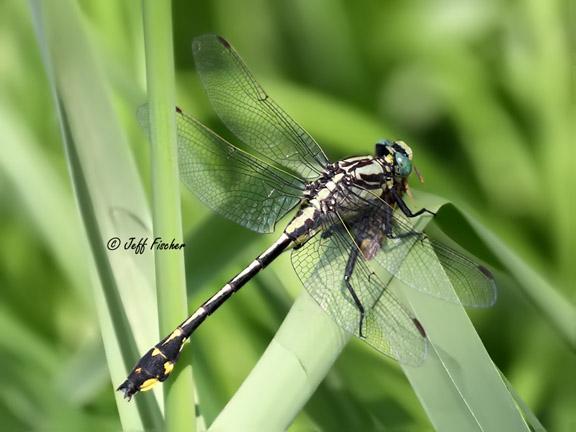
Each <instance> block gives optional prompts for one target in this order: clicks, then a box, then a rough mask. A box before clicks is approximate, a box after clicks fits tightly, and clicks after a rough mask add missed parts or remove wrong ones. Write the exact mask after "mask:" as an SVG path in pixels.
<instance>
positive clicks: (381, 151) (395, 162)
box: [376, 139, 412, 178]
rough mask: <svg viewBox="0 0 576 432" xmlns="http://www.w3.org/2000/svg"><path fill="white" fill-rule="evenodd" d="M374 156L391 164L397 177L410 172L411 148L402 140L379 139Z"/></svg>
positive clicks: (404, 175) (404, 176)
mask: <svg viewBox="0 0 576 432" xmlns="http://www.w3.org/2000/svg"><path fill="white" fill-rule="evenodd" d="M376 156H377V157H379V158H382V159H384V160H385V161H386V163H388V164H390V165H392V166H393V168H394V174H395V175H396V176H398V177H401V178H406V177H408V176H409V175H410V173H411V172H412V149H411V148H410V147H408V144H406V143H405V142H404V141H389V140H385V139H381V140H379V141H378V142H377V143H376Z"/></svg>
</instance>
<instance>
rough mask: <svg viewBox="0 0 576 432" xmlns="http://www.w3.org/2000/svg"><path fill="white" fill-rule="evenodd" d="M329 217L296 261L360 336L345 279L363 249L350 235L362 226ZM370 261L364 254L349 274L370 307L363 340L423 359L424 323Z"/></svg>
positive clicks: (314, 289)
mask: <svg viewBox="0 0 576 432" xmlns="http://www.w3.org/2000/svg"><path fill="white" fill-rule="evenodd" d="M328 219H329V220H327V221H326V222H325V223H324V227H323V231H322V232H321V233H319V234H317V235H316V236H314V237H313V238H311V239H310V240H308V242H306V243H305V244H304V245H303V246H302V247H301V248H299V249H295V250H294V251H293V252H292V264H293V266H294V269H295V270H296V273H297V274H298V276H299V277H300V280H301V281H302V283H303V284H304V286H305V287H306V289H307V290H308V292H309V293H310V295H311V296H312V298H314V300H315V301H316V302H317V303H318V304H319V305H320V307H321V308H322V309H323V310H324V311H326V312H327V313H328V314H329V315H330V316H331V317H332V318H333V319H334V321H335V322H336V323H337V324H338V325H340V326H341V327H342V328H343V329H345V330H346V331H348V332H350V333H352V334H354V335H356V336H358V337H361V336H360V328H359V323H360V312H359V310H358V308H357V307H356V305H355V302H354V299H353V298H352V296H351V294H350V292H349V291H348V289H347V287H346V284H345V282H344V275H345V269H346V266H347V263H348V260H349V257H350V255H351V254H352V253H354V251H358V246H357V244H356V243H355V242H354V241H353V240H352V237H351V235H354V234H355V232H357V231H358V229H357V228H358V227H355V226H351V227H349V228H347V227H345V226H344V225H343V224H342V223H341V221H340V220H339V219H338V218H328ZM368 264H369V263H368V262H367V260H366V259H365V258H364V257H363V255H362V254H361V253H359V254H358V257H357V261H356V264H355V266H354V270H353V272H352V275H351V276H350V279H349V282H350V284H351V286H352V287H353V289H354V291H355V293H356V295H357V297H358V298H359V300H360V302H361V303H362V305H363V306H364V308H365V310H366V315H365V321H364V326H363V331H362V334H363V337H361V339H363V340H364V341H365V342H367V343H368V344H370V345H371V346H373V347H374V348H375V349H377V350H378V351H380V352H382V353H383V354H386V355H388V356H391V357H393V358H395V359H397V360H399V361H401V362H403V363H405V364H411V365H417V364H420V363H421V362H422V360H423V359H424V357H425V355H426V348H427V339H426V338H425V336H424V333H423V330H422V331H421V329H422V327H421V326H419V324H418V322H417V321H416V320H415V318H413V317H412V316H411V312H410V311H409V309H408V308H407V307H406V306H405V305H404V304H403V302H402V301H401V300H400V298H399V297H398V294H397V293H395V292H393V291H392V289H391V288H390V287H389V286H388V285H387V284H385V283H383V282H382V280H381V279H380V278H378V276H377V275H376V274H375V273H373V272H372V271H371V270H370V268H369V265H368Z"/></svg>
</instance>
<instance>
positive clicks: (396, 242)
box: [342, 199, 497, 307]
mask: <svg viewBox="0 0 576 432" xmlns="http://www.w3.org/2000/svg"><path fill="white" fill-rule="evenodd" d="M348 202H352V200H347V202H345V203H343V204H342V207H343V208H347V209H348V211H349V212H354V211H356V212H357V213H359V216H358V217H357V218H356V220H357V222H356V225H366V226H375V227H379V228H378V229H379V230H381V234H380V235H379V237H380V247H379V248H378V252H377V253H376V254H375V256H374V260H375V261H376V262H377V263H378V265H380V266H381V267H382V268H384V269H385V270H386V271H387V272H388V273H390V274H392V275H394V276H395V277H397V278H398V279H400V280H401V281H402V282H404V283H405V284H406V285H408V286H410V287H411V288H414V289H416V290H418V291H421V292H423V293H425V294H428V295H431V296H433V297H436V298H439V299H442V300H447V301H450V302H453V303H455V302H460V303H462V304H463V305H464V306H468V307H490V306H492V305H494V303H495V302H496V298H497V290H496V284H495V282H494V278H493V276H492V274H491V273H490V272H489V271H488V269H486V268H485V267H484V266H482V265H479V264H477V263H476V262H474V261H473V260H471V259H470V258H468V257H467V256H465V255H463V254H461V253H460V252H458V251H456V250H454V249H453V248H451V247H449V246H447V245H445V244H444V243H442V242H440V241H437V240H433V239H431V238H429V237H428V236H427V235H426V234H424V233H422V232H418V231H415V230H414V223H413V220H411V219H409V218H408V217H406V216H405V215H404V214H403V213H401V212H400V211H394V209H393V208H392V207H391V206H390V205H389V204H388V203H387V202H385V201H384V200H382V199H376V200H371V201H363V202H362V206H359V205H358V204H357V201H355V202H354V203H356V204H354V203H353V204H349V203H348ZM354 205H356V208H355V207H354ZM361 209H363V211H360V210H361ZM375 235H376V234H375ZM437 261H440V263H441V264H442V268H443V269H444V272H438V271H434V270H433V269H434V268H435V267H434V264H435V263H436V262H437ZM449 285H452V287H453V288H454V291H455V292H456V293H457V295H458V298H455V297H454V295H453V294H452V291H451V290H450V289H447V287H448V286H449Z"/></svg>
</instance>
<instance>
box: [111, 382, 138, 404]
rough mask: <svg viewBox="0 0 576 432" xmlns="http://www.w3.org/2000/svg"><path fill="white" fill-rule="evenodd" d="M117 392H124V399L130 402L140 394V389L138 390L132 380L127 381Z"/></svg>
mask: <svg viewBox="0 0 576 432" xmlns="http://www.w3.org/2000/svg"><path fill="white" fill-rule="evenodd" d="M116 391H119V392H123V393H124V399H127V400H128V401H130V399H132V396H134V394H135V393H137V392H138V389H137V388H136V385H135V384H134V383H133V382H131V381H130V380H126V381H124V382H123V383H122V384H120V386H119V387H118V388H117V389H116Z"/></svg>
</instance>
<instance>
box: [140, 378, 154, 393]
mask: <svg viewBox="0 0 576 432" xmlns="http://www.w3.org/2000/svg"><path fill="white" fill-rule="evenodd" d="M157 382H158V379H156V378H149V379H147V380H146V381H144V382H143V383H142V385H141V386H140V391H143V392H145V391H148V390H150V389H151V388H152V387H154V384H156V383H157Z"/></svg>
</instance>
